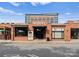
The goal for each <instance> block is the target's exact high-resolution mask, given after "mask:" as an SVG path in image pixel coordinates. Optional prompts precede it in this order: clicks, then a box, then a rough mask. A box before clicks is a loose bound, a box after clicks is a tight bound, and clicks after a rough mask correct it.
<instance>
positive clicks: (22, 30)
mask: <svg viewBox="0 0 79 59" xmlns="http://www.w3.org/2000/svg"><path fill="white" fill-rule="evenodd" d="M27 35H28V29H27V27H15V36H27Z"/></svg>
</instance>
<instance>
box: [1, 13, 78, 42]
mask: <svg viewBox="0 0 79 59" xmlns="http://www.w3.org/2000/svg"><path fill="white" fill-rule="evenodd" d="M54 17H55V18H54ZM52 18H53V19H52ZM57 18H58V14H48V15H47V14H46V15H45V14H28V15H27V16H26V23H24V24H21V23H17V24H14V23H12V24H9V23H1V24H0V40H12V41H28V40H29V41H33V40H47V38H49V40H50V41H52V40H64V41H70V40H73V39H74V40H77V39H79V21H78V20H77V21H68V22H66V23H61V24H60V23H58V20H57Z"/></svg>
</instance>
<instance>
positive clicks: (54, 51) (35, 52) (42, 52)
mask: <svg viewBox="0 0 79 59" xmlns="http://www.w3.org/2000/svg"><path fill="white" fill-rule="evenodd" d="M0 57H79V44H64V43H62V44H60V43H58V44H53V43H51V42H50V43H40V44H37V43H36V44H29V43H28V44H27V43H10V42H7V43H6V42H4V43H0Z"/></svg>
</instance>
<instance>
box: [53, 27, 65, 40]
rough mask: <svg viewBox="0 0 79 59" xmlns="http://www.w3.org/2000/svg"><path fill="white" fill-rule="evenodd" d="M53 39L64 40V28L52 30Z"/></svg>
mask: <svg viewBox="0 0 79 59" xmlns="http://www.w3.org/2000/svg"><path fill="white" fill-rule="evenodd" d="M52 38H54V39H58V38H60V39H64V29H63V28H56V29H55V28H54V29H52Z"/></svg>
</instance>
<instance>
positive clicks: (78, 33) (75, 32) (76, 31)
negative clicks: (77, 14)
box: [71, 28, 79, 39]
mask: <svg viewBox="0 0 79 59" xmlns="http://www.w3.org/2000/svg"><path fill="white" fill-rule="evenodd" d="M71 39H79V28H72V29H71Z"/></svg>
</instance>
